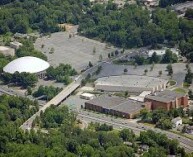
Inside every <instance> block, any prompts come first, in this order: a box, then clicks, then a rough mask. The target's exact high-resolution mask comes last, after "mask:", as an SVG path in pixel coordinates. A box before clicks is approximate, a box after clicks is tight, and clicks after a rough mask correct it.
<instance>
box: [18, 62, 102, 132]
mask: <svg viewBox="0 0 193 157" xmlns="http://www.w3.org/2000/svg"><path fill="white" fill-rule="evenodd" d="M101 64H103V62H99V63H98V64H96V65H95V66H93V67H91V68H89V69H87V70H86V71H85V72H83V73H82V74H81V75H79V76H78V77H77V78H76V79H75V80H74V81H73V82H72V83H71V84H69V85H68V86H66V87H65V88H64V89H63V90H62V91H61V92H60V93H59V94H58V95H56V96H55V97H54V98H52V99H51V100H50V101H49V102H47V103H46V104H45V105H44V106H43V107H41V108H40V109H39V111H38V112H36V113H35V114H34V115H32V116H31V117H30V118H29V119H28V120H27V121H25V122H24V123H23V124H22V125H21V126H20V128H22V129H23V130H30V129H31V128H32V123H33V121H34V120H35V118H36V117H37V116H40V113H41V112H44V111H45V110H46V109H47V108H49V107H50V106H51V105H59V104H60V103H61V102H62V101H63V100H65V99H66V98H67V97H68V96H70V95H71V93H73V92H74V91H75V90H76V89H77V88H78V87H79V86H80V85H81V81H82V79H84V78H85V77H86V76H87V75H88V74H89V73H91V74H92V73H93V72H94V71H96V70H97V68H98V66H100V65H101Z"/></svg>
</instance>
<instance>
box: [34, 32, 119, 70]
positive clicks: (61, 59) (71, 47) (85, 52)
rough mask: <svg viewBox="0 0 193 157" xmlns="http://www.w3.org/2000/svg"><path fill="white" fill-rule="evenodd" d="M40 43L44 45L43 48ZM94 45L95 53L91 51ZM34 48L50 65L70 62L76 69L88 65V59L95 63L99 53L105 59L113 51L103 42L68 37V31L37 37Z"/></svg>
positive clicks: (76, 36)
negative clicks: (51, 51) (44, 56)
mask: <svg viewBox="0 0 193 157" xmlns="http://www.w3.org/2000/svg"><path fill="white" fill-rule="evenodd" d="M42 45H44V47H43V48H42ZM94 47H95V49H96V52H95V53H93V49H94ZM35 48H36V49H38V50H40V51H41V52H42V53H44V54H45V55H46V56H47V57H48V61H49V63H50V64H51V65H53V66H57V65H58V64H59V63H64V64H70V65H72V66H73V68H75V69H76V70H78V71H80V70H82V69H84V68H85V67H86V66H88V63H89V61H91V62H92V63H93V64H95V63H97V62H98V61H99V56H100V55H102V56H103V59H105V58H107V57H108V53H109V52H112V51H115V48H113V47H108V48H107V47H106V44H105V43H101V42H98V41H95V40H92V39H88V38H85V37H81V36H78V35H75V36H73V37H71V38H69V32H58V33H53V34H52V35H51V37H48V36H45V37H42V38H38V39H37V40H36V42H35ZM51 48H54V53H52V54H50V53H49V52H50V50H51Z"/></svg>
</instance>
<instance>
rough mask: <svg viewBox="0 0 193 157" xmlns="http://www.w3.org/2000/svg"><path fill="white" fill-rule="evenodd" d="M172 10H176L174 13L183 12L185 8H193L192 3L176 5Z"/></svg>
mask: <svg viewBox="0 0 193 157" xmlns="http://www.w3.org/2000/svg"><path fill="white" fill-rule="evenodd" d="M172 8H174V10H176V11H184V10H186V9H187V8H193V2H191V1H189V2H185V3H179V4H176V5H173V6H172Z"/></svg>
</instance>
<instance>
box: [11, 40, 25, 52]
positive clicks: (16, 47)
mask: <svg viewBox="0 0 193 157" xmlns="http://www.w3.org/2000/svg"><path fill="white" fill-rule="evenodd" d="M21 46H23V44H22V43H20V42H17V41H13V42H10V47H11V48H13V49H16V50H17V49H19V48H20V47H21Z"/></svg>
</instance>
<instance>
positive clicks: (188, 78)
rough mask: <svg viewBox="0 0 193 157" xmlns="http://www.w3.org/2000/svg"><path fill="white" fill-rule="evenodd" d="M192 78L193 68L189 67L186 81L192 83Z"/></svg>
mask: <svg viewBox="0 0 193 157" xmlns="http://www.w3.org/2000/svg"><path fill="white" fill-rule="evenodd" d="M192 79H193V73H192V71H191V69H190V68H188V69H187V73H186V75H185V80H184V81H185V82H186V83H188V84H192Z"/></svg>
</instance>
